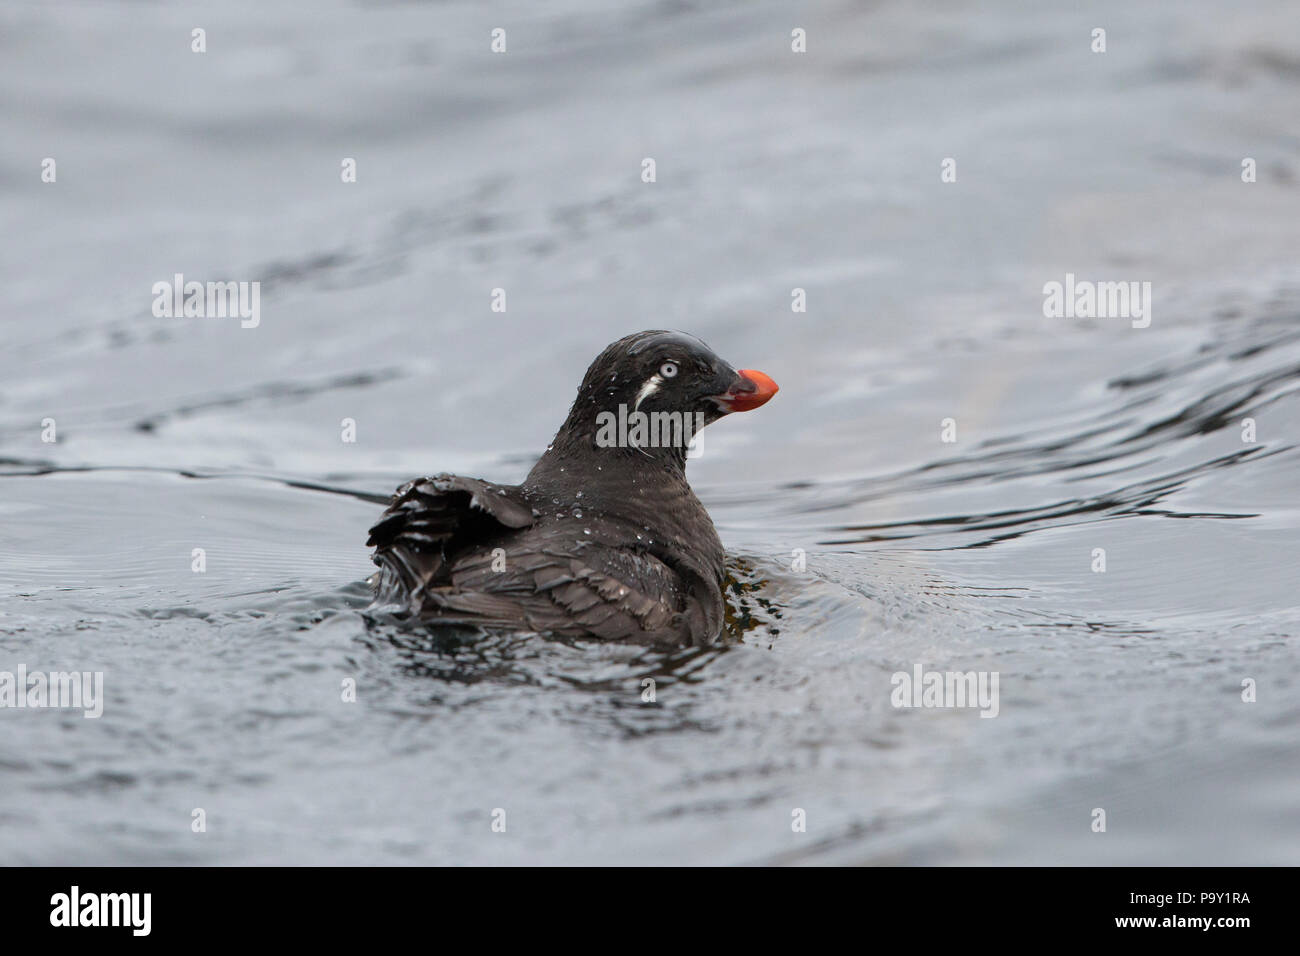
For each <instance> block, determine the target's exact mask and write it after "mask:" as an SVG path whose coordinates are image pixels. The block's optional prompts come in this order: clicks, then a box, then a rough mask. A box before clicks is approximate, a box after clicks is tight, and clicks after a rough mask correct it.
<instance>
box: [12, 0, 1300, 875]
mask: <svg viewBox="0 0 1300 956" xmlns="http://www.w3.org/2000/svg"><path fill="white" fill-rule="evenodd" d="M917 6H918V5H914V4H909V3H903V2H881V3H870V4H867V3H847V2H839V3H832V2H815V3H808V4H799V5H790V4H781V3H776V2H769V0H746V2H739V0H737V2H710V3H691V2H672V3H665V2H647V0H637V2H632V3H626V4H600V3H596V2H594V0H565V2H562V3H548V4H536V3H524V2H514V3H493V4H479V3H469V2H460V0H449V2H441V3H401V2H344V0H331V2H321V3H313V4H310V5H308V4H293V3H273V4H264V3H253V2H251V0H238V2H224V3H220V4H217V3H211V4H205V3H198V4H185V5H172V4H139V3H124V2H104V3H88V2H87V3H68V4H57V5H56V4H48V3H43V2H10V3H7V4H5V5H4V7H3V8H2V9H0V217H3V222H4V224H5V226H6V228H5V229H4V231H3V238H0V288H3V294H2V296H0V301H2V302H3V313H2V314H0V322H2V323H3V325H2V331H3V339H2V340H0V341H2V347H0V671H14V670H16V669H17V668H18V667H19V666H20V665H22V666H25V667H26V668H28V669H29V670H43V671H56V670H78V671H102V672H103V673H104V675H105V678H104V679H105V693H106V701H105V707H104V714H103V716H102V717H101V718H99V719H97V720H87V719H84V718H83V717H82V716H81V714H80V713H79V712H71V711H58V710H43V711H42V710H29V709H24V710H9V709H0V863H10V864H75V863H80V864H108V863H163V864H168V863H177V864H194V863H217V864H227V863H294V864H327V863H331V864H340V863H342V864H351V863H366V864H395V863H540V862H557V863H613V864H632V863H654V864H660V863H823V862H825V863H1010V864H1027V863H1082V864H1102V863H1122V864H1173V863H1189V864H1292V865H1294V864H1296V863H1300V695H1298V694H1297V680H1296V676H1295V675H1296V674H1297V670H1298V669H1300V645H1298V644H1297V636H1298V633H1300V609H1298V605H1300V602H1298V601H1297V591H1298V588H1297V584H1298V583H1300V575H1298V574H1297V567H1298V563H1300V498H1298V495H1297V489H1298V488H1300V482H1298V481H1297V464H1298V456H1300V451H1298V449H1297V443H1298V442H1300V424H1298V423H1300V265H1298V263H1297V251H1298V250H1300V158H1297V157H1298V155H1300V131H1298V129H1297V123H1296V119H1297V117H1300V11H1298V10H1297V9H1296V8H1295V6H1294V4H1288V3H1285V2H1282V0H1278V2H1247V3H1243V4H1238V5H1236V6H1234V7H1233V9H1232V11H1231V12H1230V13H1229V12H1228V11H1226V10H1225V9H1223V8H1222V7H1221V5H1220V4H1216V3H1211V2H1209V0H1195V2H1191V3H1185V4H1179V5H1177V7H1170V6H1169V5H1160V7H1154V6H1153V7H1151V8H1148V7H1147V5H1138V4H1122V3H1110V2H1102V3H1097V4H1090V5H1089V6H1088V8H1087V9H1086V10H1085V9H1073V8H1070V7H1068V6H1062V5H1048V4H1042V3H1031V2H1024V3H1004V4H997V5H994V6H993V8H990V7H989V5H987V4H977V3H974V2H968V0H954V2H948V3H943V4H938V5H926V9H917ZM1096 26H1104V27H1105V28H1106V29H1107V35H1108V49H1107V52H1106V53H1104V54H1096V53H1093V52H1092V51H1091V50H1090V42H1091V41H1090V34H1091V31H1092V29H1093V28H1094V27H1096ZM194 27H203V28H204V29H205V30H206V31H207V45H208V50H207V52H206V53H203V54H195V53H192V52H191V50H190V31H191V30H192V29H193V28H194ZM494 27H504V28H505V29H506V30H507V36H508V52H507V53H506V54H504V55H494V54H492V53H491V52H490V51H489V41H490V32H491V30H492V29H493V28H494ZM796 27H800V28H803V29H806V30H807V32H808V52H807V53H805V54H793V53H792V52H791V51H790V31H791V30H792V29H794V28H796ZM45 157H53V158H55V159H56V161H57V171H58V173H57V181H56V182H55V183H43V182H42V181H41V179H40V168H41V160H42V159H43V158H45ZM344 157H353V158H355V159H356V160H357V168H358V181H357V182H356V183H354V184H343V183H342V182H341V181H340V176H339V171H340V163H341V161H342V159H343V158H344ZM645 157H653V158H654V159H655V160H656V165H657V181H656V182H655V183H653V184H647V183H643V182H642V181H641V176H640V174H641V163H642V160H643V159H644V158H645ZM946 157H953V158H955V159H956V161H957V170H958V177H957V181H956V182H955V183H942V182H941V181H940V177H939V171H940V163H941V161H942V160H943V159H944V158H946ZM1245 157H1251V158H1253V159H1254V160H1255V161H1256V164H1257V169H1258V175H1257V181H1256V182H1254V183H1243V182H1242V179H1241V163H1242V160H1243V158H1245ZM178 272H179V273H183V274H185V275H186V277H187V278H192V279H196V280H199V281H207V280H227V279H229V280H248V281H253V280H257V281H260V282H261V283H262V286H261V289H262V298H261V321H260V324H259V325H258V326H257V327H256V328H248V329H245V328H241V327H240V323H239V321H238V320H237V319H228V318H188V319H186V318H156V317H155V316H154V315H153V314H152V312H151V305H152V301H153V296H152V293H151V287H152V286H153V284H154V283H155V282H158V281H170V280H171V277H172V276H173V275H174V274H175V273H178ZM1067 272H1072V273H1075V274H1076V275H1078V276H1080V277H1087V278H1092V279H1099V280H1135V281H1149V282H1151V283H1152V288H1153V290H1154V292H1153V295H1154V306H1153V312H1152V322H1151V324H1150V327H1149V328H1133V327H1132V324H1131V323H1130V322H1129V321H1128V320H1127V319H1123V318H1107V319H1065V318H1046V317H1044V315H1043V308H1042V307H1043V295H1042V288H1043V285H1044V283H1046V282H1049V281H1053V280H1061V279H1063V277H1064V275H1065V274H1066V273H1067ZM796 287H797V288H802V289H804V290H806V294H807V302H808V309H807V312H806V313H794V312H792V311H791V307H790V303H791V290H792V289H794V288H796ZM495 288H504V289H505V290H506V291H507V296H508V298H507V301H508V307H507V311H506V312H505V313H496V312H493V311H492V310H491V308H490V302H491V295H492V290H493V289H495ZM641 328H681V329H685V330H688V331H691V332H693V333H695V334H697V335H699V336H701V337H702V338H703V339H705V340H706V341H707V342H709V343H710V344H711V345H712V346H713V347H714V348H715V349H716V350H717V351H718V352H719V354H721V355H723V356H724V357H725V358H726V359H728V360H729V361H731V362H732V363H733V364H734V365H736V366H737V367H742V366H743V367H752V368H759V369H763V370H764V371H766V372H768V373H769V374H771V375H772V376H773V377H774V378H775V379H776V380H777V381H778V382H779V383H780V385H781V393H780V394H779V395H778V396H777V398H776V399H774V400H773V401H772V402H771V403H770V404H769V405H767V406H765V407H764V408H762V409H761V410H759V411H756V412H753V413H749V414H745V415H737V416H734V417H732V418H730V419H727V420H724V421H722V422H720V423H718V424H716V425H714V426H712V427H711V428H710V429H709V430H708V432H706V433H705V435H704V454H703V455H702V457H701V458H699V459H698V460H696V461H693V462H692V463H691V465H690V468H689V474H690V476H691V479H692V483H693V484H694V486H695V488H696V490H697V492H698V493H699V495H700V497H701V499H702V500H703V501H704V502H705V504H706V505H707V506H708V507H709V510H710V512H711V513H712V515H713V516H714V520H715V522H716V524H717V526H718V529H719V532H720V534H721V536H722V539H723V541H724V543H725V544H726V545H727V548H728V551H729V554H730V555H731V563H732V574H733V579H734V587H733V590H732V595H731V602H732V605H733V606H732V621H731V627H730V629H729V642H728V643H727V644H726V645H724V646H719V647H716V648H708V649H703V650H691V651H683V652H681V653H679V654H673V655H664V654H656V653H652V652H650V651H647V650H645V649H640V648H626V647H617V646H600V645H592V644H580V645H576V646H569V645H565V644H560V643H555V642H550V641H545V640H542V639H539V638H536V637H525V636H495V637H485V638H480V639H468V638H465V639H457V638H454V637H451V636H448V635H437V634H429V633H423V632H419V631H408V630H402V629H399V628H395V627H392V626H390V625H387V624H374V623H370V622H368V621H367V618H366V616H365V615H364V614H363V613H362V609H363V608H364V607H365V604H366V601H367V593H366V590H365V588H364V586H363V584H362V581H363V580H364V578H365V577H366V576H367V575H368V574H369V573H370V571H371V570H372V566H371V565H370V563H369V560H368V554H367V551H366V548H365V547H364V542H365V538H366V530H367V528H368V527H369V525H370V524H372V523H373V522H374V520H375V519H376V518H377V517H378V515H379V513H380V511H381V510H382V501H383V500H384V498H385V496H387V495H388V493H389V492H391V490H392V489H393V488H394V487H395V486H396V485H397V484H399V483H400V482H402V481H404V480H406V479H408V478H410V477H412V476H415V475H420V474H429V473H433V472H438V471H452V472H459V473H462V474H471V475H478V476H482V477H485V478H490V479H493V480H497V481H504V482H514V481H518V480H519V479H520V478H522V476H523V475H524V474H525V473H526V471H527V469H528V467H529V466H530V464H531V463H532V461H533V460H534V459H535V458H536V456H537V455H538V454H539V453H540V452H541V451H542V449H543V448H544V447H545V445H546V442H547V441H548V440H549V439H550V437H551V435H552V434H553V433H554V430H555V428H556V427H557V426H558V424H559V423H560V421H561V420H562V419H563V417H564V414H565V411H566V410H567V407H568V403H569V401H570V400H571V399H572V396H573V393H574V390H575V389H576V387H577V384H578V382H579V380H580V378H581V376H582V373H583V371H584V369H585V368H586V365H587V363H588V362H589V361H590V360H591V358H593V357H594V356H595V355H596V354H597V352H599V351H600V349H601V348H602V347H603V346H604V345H605V344H607V343H608V342H610V341H612V340H613V339H615V338H617V337H619V336H621V335H624V334H626V333H628V332H631V331H636V330H638V329H641ZM345 418H350V419H353V420H354V421H355V422H356V429H357V440H356V442H354V443H345V442H343V441H341V438H340V434H341V422H342V420H343V419H345ZM946 418H952V419H953V420H954V421H955V423H956V429H957V440H956V442H953V443H945V442H943V441H942V440H941V426H940V423H941V422H942V421H943V420H944V419H946ZM45 419H54V421H55V423H56V425H57V441H56V442H53V443H50V442H44V441H42V431H43V427H42V422H43V420H45ZM1245 419H1252V420H1253V422H1254V426H1255V438H1256V440H1255V441H1253V442H1250V441H1244V440H1243V429H1244V426H1243V422H1244V420H1245ZM196 548H201V549H203V551H204V553H205V555H206V571H204V572H203V573H195V572H194V571H192V570H191V562H192V553H193V550H194V549H196ZM1098 548H1101V549H1104V550H1105V553H1106V562H1107V563H1106V571H1105V573H1095V572H1094V571H1093V570H1092V568H1093V564H1094V556H1093V555H1094V551H1095V549H1098ZM799 554H802V555H804V556H805V557H806V568H803V569H802V570H800V568H801V567H802V565H801V564H800V563H799V561H798V555H799ZM918 663H920V664H922V665H923V666H924V667H926V668H927V669H935V670H961V671H971V670H975V671H996V672H997V673H998V674H999V675H1000V705H999V712H998V716H997V717H996V718H995V719H981V718H980V717H979V715H978V713H977V712H976V711H973V710H969V709H967V710H961V709H938V710H935V709H930V710H923V709H898V708H895V707H893V706H892V705H891V702H890V690H891V676H892V675H893V674H894V673H895V672H898V671H910V670H911V669H912V668H913V666H914V665H916V664H918ZM645 677H652V678H653V679H654V680H655V681H656V697H657V700H656V702H655V703H653V704H647V703H643V701H642V697H641V694H642V680H643V679H644V678H645ZM1246 679H1250V680H1253V681H1254V682H1255V684H1256V688H1257V700H1256V702H1254V703H1245V702H1243V700H1242V682H1243V680H1246ZM345 680H354V681H355V682H356V686H357V701H356V702H355V703H344V702H343V701H342V699H341V697H342V694H341V687H342V684H343V682H344V681H345ZM196 808H202V809H203V810H204V811H205V814H206V818H207V830H206V832H204V833H195V832H193V831H192V829H191V819H192V814H193V811H194V810H195V809H196ZM497 808H501V809H504V810H505V811H506V816H507V821H508V825H507V828H506V832H505V833H496V832H493V830H492V813H493V811H494V809H497ZM1094 808H1103V809H1105V810H1106V813H1107V829H1106V832H1105V833H1094V832H1093V831H1092V829H1091V823H1092V819H1093V816H1092V814H1093V810H1094ZM796 809H801V810H803V811H804V812H805V814H806V818H807V831H806V832H802V833H800V832H793V831H792V827H791V821H792V813H793V812H794V811H795V810H796Z"/></svg>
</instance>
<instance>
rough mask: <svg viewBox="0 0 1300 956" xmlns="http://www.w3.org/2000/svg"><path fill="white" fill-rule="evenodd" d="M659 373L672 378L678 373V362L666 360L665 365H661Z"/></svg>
mask: <svg viewBox="0 0 1300 956" xmlns="http://www.w3.org/2000/svg"><path fill="white" fill-rule="evenodd" d="M659 374H660V375H661V376H663V377H664V378H672V377H673V376H674V375H676V374H677V363H676V362H664V364H663V365H660V366H659Z"/></svg>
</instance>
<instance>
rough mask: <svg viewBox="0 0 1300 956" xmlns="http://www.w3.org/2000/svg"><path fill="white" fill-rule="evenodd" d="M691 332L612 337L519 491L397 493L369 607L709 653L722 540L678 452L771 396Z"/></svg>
mask: <svg viewBox="0 0 1300 956" xmlns="http://www.w3.org/2000/svg"><path fill="white" fill-rule="evenodd" d="M776 391H777V384H776V382H774V381H772V379H770V378H769V377H768V376H766V375H764V374H763V373H762V372H756V371H753V370H751V369H741V370H740V371H736V370H735V369H733V368H732V367H731V366H730V365H728V364H727V363H726V362H724V361H723V360H722V359H720V358H719V357H718V356H717V355H716V354H715V353H714V352H713V350H712V349H710V348H709V347H708V346H707V345H705V344H704V343H703V342H701V341H700V340H699V339H697V338H696V337H695V336H693V335H687V334H686V333H683V332H666V331H661V330H655V331H647V332H638V333H636V334H635V335H629V336H626V337H624V338H621V339H619V340H618V341H617V342H615V343H613V344H612V345H610V346H609V347H608V348H606V349H605V350H604V351H603V352H601V353H600V355H599V356H598V357H597V358H596V360H595V361H594V362H592V363H591V367H590V368H588V369H587V374H586V376H585V377H584V378H583V380H582V386H581V387H580V388H579V389H578V397H577V398H576V399H575V400H574V403H573V407H572V408H571V409H570V411H569V416H568V418H567V419H565V421H564V424H563V425H561V426H560V430H559V431H558V432H557V433H556V435H555V439H554V440H553V441H552V442H551V444H550V445H549V446H548V447H547V449H546V453H545V454H544V455H542V457H541V458H540V459H539V460H538V462H537V464H536V465H534V466H533V469H532V470H531V471H530V472H529V473H528V477H527V478H525V479H524V481H523V484H521V485H500V484H495V483H493V482H490V481H483V480H481V479H478V478H463V477H460V476H459V475H448V474H439V475H434V476H432V477H428V478H418V479H415V480H414V481H409V482H407V483H406V484H404V485H402V486H401V487H400V488H398V489H397V491H396V492H395V493H394V495H393V499H392V503H391V504H390V505H389V507H388V510H387V511H385V512H384V515H383V517H382V518H381V519H380V521H379V522H378V523H377V524H376V525H375V526H374V527H373V528H371V529H370V540H369V541H368V542H367V544H368V545H370V546H373V547H374V548H375V552H374V555H373V560H374V562H375V564H377V565H378V566H379V572H378V574H376V575H375V576H374V577H373V578H372V580H373V581H374V584H375V592H376V593H375V604H374V606H375V607H380V606H382V607H384V608H386V609H388V610H391V611H393V612H395V613H397V614H399V615H404V616H411V617H414V618H416V619H418V620H420V621H422V622H429V623H446V624H458V625H471V626H479V627H482V628H485V629H490V630H502V629H509V630H513V631H528V632H537V633H541V634H550V635H556V636H560V637H569V638H597V639H601V640H614V641H628V642H634V643H639V644H641V643H644V644H660V645H662V644H672V645H686V644H695V645H704V644H710V643H712V642H713V641H715V640H716V639H717V638H718V636H719V634H720V632H721V630H722V621H723V597H722V584H723V578H724V568H723V551H722V543H721V541H719V540H718V533H717V531H716V530H715V529H714V527H713V522H712V520H710V518H709V514H708V512H707V511H705V510H704V506H703V505H702V504H700V501H699V499H698V498H696V497H695V494H694V492H692V491H691V487H690V485H689V484H688V483H687V481H686V460H687V457H688V443H689V442H690V441H691V439H692V437H693V436H694V435H695V434H696V433H697V432H698V431H699V429H700V428H703V427H704V426H705V425H708V424H710V423H711V422H714V421H717V420H718V419H719V418H721V417H722V416H724V415H726V414H729V413H730V412H741V411H748V410H749V409H753V408H757V407H758V406H760V405H762V404H763V403H765V402H766V401H767V400H768V399H770V398H771V397H772V396H773V395H775V394H776Z"/></svg>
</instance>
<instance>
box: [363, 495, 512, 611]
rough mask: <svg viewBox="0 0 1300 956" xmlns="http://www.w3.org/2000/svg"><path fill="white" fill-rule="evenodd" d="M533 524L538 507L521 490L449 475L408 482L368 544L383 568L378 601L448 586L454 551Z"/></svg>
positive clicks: (404, 597)
mask: <svg viewBox="0 0 1300 956" xmlns="http://www.w3.org/2000/svg"><path fill="white" fill-rule="evenodd" d="M532 523H533V511H532V508H531V507H530V506H529V504H528V502H527V501H526V500H525V498H524V496H523V493H522V492H521V491H520V490H519V489H518V488H516V487H513V486H509V485H497V484H493V483H492V482H490V481H481V480H479V479H477V478H462V477H460V476H459V475H445V474H444V475H434V476H432V477H430V478H418V479H416V480H415V481H408V482H407V483H406V484H404V485H402V487H400V488H398V489H397V491H396V492H395V493H394V494H393V500H392V503H391V504H389V506H388V510H387V511H385V512H384V515H383V517H382V518H380V519H379V522H378V523H377V524H376V525H375V526H374V527H373V528H371V529H370V539H369V541H367V542H366V543H367V544H368V545H370V546H372V547H374V549H375V553H374V555H373V557H372V560H373V561H374V562H375V564H377V565H379V568H380V580H379V586H378V589H377V590H378V600H379V601H380V602H381V603H389V602H394V601H404V600H405V599H406V598H408V597H411V596H414V595H416V594H417V593H418V592H419V591H420V590H422V589H424V588H427V587H431V586H435V585H437V584H441V583H446V582H447V580H448V577H447V560H448V557H449V555H451V554H452V553H453V552H454V551H456V550H458V549H459V548H461V547H462V546H464V545H465V544H469V543H473V542H474V541H476V540H486V539H488V538H491V537H492V536H493V535H494V534H496V533H499V532H501V531H503V530H505V529H513V528H525V527H527V526H528V525H531V524H532Z"/></svg>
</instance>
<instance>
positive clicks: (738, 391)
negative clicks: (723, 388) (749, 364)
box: [721, 368, 780, 412]
mask: <svg viewBox="0 0 1300 956" xmlns="http://www.w3.org/2000/svg"><path fill="white" fill-rule="evenodd" d="M736 374H737V375H739V376H740V381H739V382H737V383H736V384H735V385H733V386H731V388H730V389H728V391H727V394H726V395H725V396H723V398H722V399H721V403H722V404H723V405H724V406H725V407H726V409H727V411H730V412H748V411H750V410H752V409H755V408H758V406H760V405H763V404H765V403H766V402H767V400H768V399H769V398H771V397H772V396H773V395H775V394H776V393H777V390H778V389H779V387H780V386H778V385H777V384H776V382H774V381H772V379H771V377H769V376H767V375H764V374H763V373H762V372H759V371H756V370H754V369H752V368H742V369H740V370H739V371H738V372H736Z"/></svg>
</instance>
